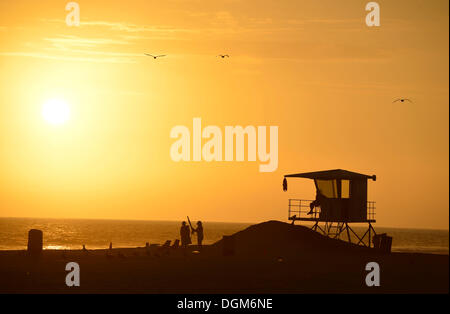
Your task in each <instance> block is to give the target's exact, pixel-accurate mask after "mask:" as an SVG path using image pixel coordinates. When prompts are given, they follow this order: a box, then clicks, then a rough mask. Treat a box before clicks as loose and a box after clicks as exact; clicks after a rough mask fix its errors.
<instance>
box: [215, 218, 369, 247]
mask: <svg viewBox="0 0 450 314" xmlns="http://www.w3.org/2000/svg"><path fill="white" fill-rule="evenodd" d="M232 237H233V238H234V241H235V249H236V253H237V254H238V255H256V256H258V255H265V256H267V255H272V256H273V255H281V256H285V255H298V254H302V253H321V254H326V253H330V254H333V253H345V254H359V255H362V254H365V253H369V252H372V253H373V251H374V250H370V249H368V248H365V247H362V246H358V245H356V244H352V243H348V242H344V241H341V240H336V239H331V238H329V237H326V236H324V235H322V234H320V233H319V232H316V231H313V230H311V229H310V228H308V227H305V226H295V225H291V224H288V223H284V222H280V221H268V222H264V223H260V224H257V225H252V226H250V227H248V228H247V229H245V230H242V231H239V232H237V233H235V234H233V235H232ZM223 241H224V240H220V241H218V242H216V243H214V244H213V245H212V247H214V248H217V249H222V247H223Z"/></svg>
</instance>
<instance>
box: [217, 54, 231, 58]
mask: <svg viewBox="0 0 450 314" xmlns="http://www.w3.org/2000/svg"><path fill="white" fill-rule="evenodd" d="M218 57H221V58H222V59H224V58H225V57H227V58H229V57H230V56H229V55H218Z"/></svg>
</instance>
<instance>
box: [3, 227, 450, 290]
mask: <svg viewBox="0 0 450 314" xmlns="http://www.w3.org/2000/svg"><path fill="white" fill-rule="evenodd" d="M233 237H234V239H235V254H234V255H233V256H223V243H222V241H219V242H217V243H215V244H213V245H209V246H204V247H203V248H202V249H201V250H200V252H199V253H197V252H195V251H197V250H198V248H197V247H196V246H190V247H189V248H188V249H186V250H184V249H181V248H179V249H161V248H160V247H158V246H151V248H149V249H147V248H127V249H120V248H117V249H112V250H88V252H83V251H81V250H71V251H65V252H64V251H57V250H45V251H43V253H42V255H41V257H40V258H37V259H36V258H31V257H29V256H27V254H26V251H2V252H0V292H1V293H227V294H229V293H448V292H449V280H448V268H449V257H448V256H447V255H434V254H409V253H391V254H383V253H380V252H377V251H375V250H374V249H367V248H363V247H359V246H356V245H354V244H349V243H345V242H342V241H339V240H334V239H330V238H326V237H324V236H322V235H320V234H318V233H316V232H313V231H311V230H309V229H308V228H306V227H303V226H292V225H290V224H286V223H282V222H277V221H270V222H266V223H262V224H258V225H253V226H250V227H249V228H247V229H245V230H243V231H240V232H238V233H236V234H234V235H233ZM69 262H77V263H78V264H79V265H80V272H81V285H80V287H70V288H69V287H67V286H66V284H65V277H66V274H67V273H68V272H67V271H66V270H65V265H66V264H67V263H69ZM369 262H377V263H378V264H379V265H380V274H381V276H380V278H381V286H380V287H367V286H366V284H365V277H366V274H367V273H368V271H366V270H365V266H366V264H367V263H369Z"/></svg>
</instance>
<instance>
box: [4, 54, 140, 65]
mask: <svg viewBox="0 0 450 314" xmlns="http://www.w3.org/2000/svg"><path fill="white" fill-rule="evenodd" d="M0 56H8V57H32V58H40V59H50V60H61V61H81V62H97V63H136V60H134V59H132V58H125V57H123V56H120V57H102V58H92V57H79V56H78V57H74V56H61V55H51V54H46V53H41V52H0Z"/></svg>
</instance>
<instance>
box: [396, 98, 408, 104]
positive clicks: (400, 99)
mask: <svg viewBox="0 0 450 314" xmlns="http://www.w3.org/2000/svg"><path fill="white" fill-rule="evenodd" d="M398 101H399V102H405V101H409V102H410V103H412V101H411V99H408V98H399V99H396V100H394V101H393V103H395V102H398Z"/></svg>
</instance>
